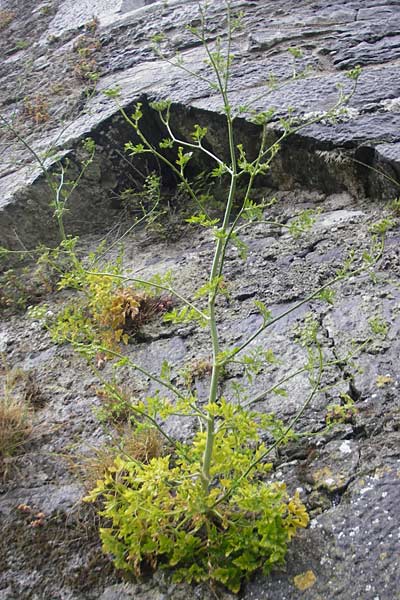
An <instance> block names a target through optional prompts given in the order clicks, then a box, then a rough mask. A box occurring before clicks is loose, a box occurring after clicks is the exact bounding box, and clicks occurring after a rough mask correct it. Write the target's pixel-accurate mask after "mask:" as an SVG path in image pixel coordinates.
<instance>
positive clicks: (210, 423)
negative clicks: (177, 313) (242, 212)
mask: <svg viewBox="0 0 400 600" xmlns="http://www.w3.org/2000/svg"><path fill="white" fill-rule="evenodd" d="M223 98H224V105H225V111H226V118H227V124H228V139H229V153H230V158H231V182H230V187H229V194H228V199H227V203H226V207H225V214H224V220H223V222H222V226H221V228H220V233H221V235H220V236H218V239H217V243H216V247H215V252H214V258H213V262H212V267H211V272H210V279H209V283H210V292H209V295H208V313H209V319H210V321H209V322H210V335H211V343H212V353H213V357H212V373H211V383H210V391H209V397H208V401H209V403H210V404H211V403H215V402H217V399H218V384H219V379H220V375H221V368H222V367H221V364H220V361H219V352H220V347H219V336H218V328H217V320H216V314H215V302H216V298H217V294H218V284H217V285H216V283H215V282H216V277H218V276H219V275H220V274H221V273H222V269H223V262H224V252H223V250H224V247H225V235H227V230H228V226H229V220H230V216H231V212H232V206H233V202H234V199H235V195H236V181H237V164H236V154H235V143H234V133H233V120H232V116H231V111H230V107H229V104H228V98H227V96H226V93H225V92H223ZM214 441H215V417H214V416H213V415H211V414H210V413H209V414H208V417H207V438H206V447H205V450H204V454H203V462H202V470H201V478H202V482H203V489H204V492H205V493H206V494H208V491H209V487H210V481H211V474H210V468H211V463H212V456H213V449H214Z"/></svg>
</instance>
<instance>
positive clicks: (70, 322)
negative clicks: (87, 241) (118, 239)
mask: <svg viewBox="0 0 400 600" xmlns="http://www.w3.org/2000/svg"><path fill="white" fill-rule="evenodd" d="M120 269H121V265H120V264H119V263H118V262H117V263H116V264H114V265H112V266H110V267H109V269H108V271H107V269H106V272H104V273H90V272H88V271H86V270H85V268H84V266H83V265H82V263H77V264H76V265H75V269H74V270H72V271H70V272H68V273H65V274H64V275H63V276H62V277H61V278H60V281H59V283H58V288H59V289H64V288H69V289H75V290H77V291H78V292H79V294H80V297H78V298H74V299H73V301H72V302H69V303H67V305H66V306H65V307H64V308H63V309H62V310H61V311H60V312H59V313H58V315H57V316H56V318H55V320H53V322H52V323H51V326H50V331H51V335H52V338H53V340H54V341H56V342H61V343H62V342H65V341H69V342H74V343H93V342H94V341H96V342H97V343H101V344H103V345H104V346H105V347H106V348H109V349H110V348H114V349H115V348H116V347H117V346H118V343H119V342H123V343H124V344H127V343H128V341H129V339H130V338H131V337H134V336H135V335H137V334H138V333H139V332H140V330H141V328H142V327H143V325H145V324H146V323H148V322H150V321H151V320H152V319H154V318H155V317H157V316H158V315H159V316H160V315H163V314H164V313H166V312H168V311H169V310H170V309H171V308H172V306H173V304H174V301H173V299H172V297H171V296H170V295H168V294H164V295H156V294H154V293H152V292H150V291H144V290H138V289H135V288H133V287H129V286H121V285H120V284H119V281H118V277H119V278H122V279H123V277H122V276H121V275H119V273H120ZM43 310H44V309H43V308H42V309H39V312H43ZM39 312H38V311H34V313H32V311H31V315H32V316H36V317H40V316H43V315H40V314H39Z"/></svg>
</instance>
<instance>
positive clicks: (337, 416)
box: [325, 394, 358, 426]
mask: <svg viewBox="0 0 400 600" xmlns="http://www.w3.org/2000/svg"><path fill="white" fill-rule="evenodd" d="M357 413H358V409H357V407H356V405H355V403H354V400H353V398H351V397H350V396H349V395H348V394H340V402H339V403H338V404H329V405H328V406H327V407H326V417H325V422H326V424H327V425H328V426H332V425H336V424H338V423H353V422H354V418H355V417H356V415H357Z"/></svg>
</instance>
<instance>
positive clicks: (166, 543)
mask: <svg viewBox="0 0 400 600" xmlns="http://www.w3.org/2000/svg"><path fill="white" fill-rule="evenodd" d="M153 406H154V405H153ZM206 410H207V412H208V413H209V414H212V415H213V416H214V417H215V418H217V419H218V422H219V424H220V426H219V428H218V429H217V432H216V438H215V461H214V462H213V466H212V478H213V479H212V481H213V483H212V487H211V490H210V491H209V492H208V493H206V492H205V490H204V487H203V485H202V482H201V478H200V476H199V466H200V462H201V457H202V454H203V452H204V448H205V444H206V434H205V432H203V431H201V430H200V431H199V432H198V433H197V434H196V435H195V438H194V440H193V443H192V444H191V445H190V446H189V445H188V446H182V447H180V448H178V450H177V451H176V452H175V453H174V454H169V455H167V456H162V457H156V458H153V459H152V460H150V462H147V463H145V462H141V461H138V460H136V459H131V458H130V457H129V456H123V457H118V458H117V459H116V460H115V462H114V464H113V465H112V466H111V467H109V468H108V469H107V471H106V473H105V476H104V478H103V479H102V480H101V481H98V483H97V486H96V488H95V489H94V490H93V491H92V492H91V493H90V494H89V496H88V497H87V498H86V500H88V501H95V500H98V499H100V500H101V503H102V507H103V508H102V510H101V514H102V516H104V517H105V519H106V522H107V523H108V525H107V526H105V527H102V528H101V530H100V535H101V539H102V542H103V548H104V551H105V552H107V553H111V554H112V555H113V557H114V562H115V565H116V566H117V568H120V569H123V570H127V571H129V572H132V573H133V574H135V575H136V576H140V575H141V574H142V573H143V572H144V571H145V570H146V569H148V568H151V569H156V568H158V567H161V568H163V569H172V570H173V579H174V580H175V581H187V582H201V581H209V580H211V581H214V582H219V583H222V584H223V585H225V586H226V587H227V588H228V589H230V590H232V591H233V592H237V591H239V589H240V586H241V583H242V582H243V581H244V580H246V579H248V578H249V576H250V575H251V574H252V573H254V571H256V570H258V569H262V570H263V571H264V572H265V573H268V572H269V571H270V570H271V568H272V567H274V566H275V565H278V564H282V563H283V562H284V557H285V554H286V550H287V545H288V543H289V541H290V540H291V538H292V537H293V535H294V534H295V533H296V531H297V530H298V529H299V528H302V527H306V526H307V524H308V515H307V513H306V510H305V507H304V505H303V504H302V502H301V501H300V499H299V496H298V494H297V493H296V494H295V495H294V496H293V497H290V496H289V495H288V493H287V490H286V487H285V485H284V484H283V483H271V482H268V481H267V480H266V477H267V474H268V472H269V471H270V469H271V465H270V464H269V463H265V462H260V463H259V464H258V466H257V468H256V469H254V470H253V471H252V472H251V474H250V475H248V476H247V477H246V479H245V480H242V481H241V482H240V485H238V482H239V480H240V478H241V476H242V474H243V473H244V472H245V471H246V470H247V469H248V468H249V467H250V466H251V465H252V464H253V462H254V461H255V460H257V459H259V458H260V457H261V456H262V454H263V453H264V452H265V445H264V444H263V442H262V441H261V439H260V435H259V433H258V429H259V424H257V421H256V420H255V418H254V417H255V415H254V413H250V412H247V411H243V410H240V409H238V408H237V407H234V406H233V405H231V404H229V403H227V402H225V401H222V402H220V403H214V404H213V405H210V406H207V407H206ZM263 425H265V423H263Z"/></svg>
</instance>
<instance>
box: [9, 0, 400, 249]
mask: <svg viewBox="0 0 400 600" xmlns="http://www.w3.org/2000/svg"><path fill="white" fill-rule="evenodd" d="M145 4H152V3H151V2H144V1H139V0H137V1H124V2H121V1H118V2H115V3H112V5H110V3H107V2H102V1H100V0H90V1H89V0H88V1H86V2H83V3H79V9H77V8H76V3H71V2H53V3H52V4H51V6H50V5H46V4H43V5H39V6H37V3H35V2H32V1H28V2H25V3H24V7H23V10H21V8H20V6H19V4H18V2H17V1H16V0H2V4H1V9H2V10H7V11H11V13H14V14H15V16H14V18H13V19H12V20H11V22H10V24H9V25H8V26H7V27H6V28H5V29H4V31H3V32H2V36H1V40H0V46H1V50H2V52H3V56H4V57H5V59H4V60H3V63H2V65H1V70H0V81H1V91H0V107H1V112H2V114H3V115H4V116H5V117H6V118H7V119H9V120H12V121H13V122H14V125H15V127H16V129H17V131H19V132H20V133H21V134H22V135H23V137H24V138H25V139H26V140H28V142H29V143H30V144H31V145H32V146H33V147H34V148H36V149H37V150H38V151H39V152H43V151H44V150H49V149H50V148H51V149H53V150H54V148H57V149H68V150H71V149H72V150H74V149H76V146H77V144H78V142H79V140H81V139H82V138H84V137H85V136H87V135H89V134H90V135H94V137H95V139H96V142H97V143H98V145H99V147H100V148H101V149H102V150H101V151H100V153H101V152H103V154H105V155H107V156H109V155H110V152H111V154H112V153H113V151H115V150H120V148H121V135H118V134H117V133H116V132H115V131H113V128H112V127H111V126H110V118H111V117H112V116H113V115H115V114H116V113H117V109H116V107H115V103H114V102H113V100H111V99H107V98H105V97H104V96H103V95H102V93H101V92H102V91H103V90H105V89H107V88H109V87H115V86H116V85H120V86H121V87H122V98H121V102H122V104H123V105H126V106H129V105H132V103H133V102H135V101H137V100H138V99H142V100H143V98H144V97H147V98H154V97H158V98H159V97H163V98H170V99H172V100H173V101H174V102H176V104H177V108H176V110H177V112H178V114H179V121H180V123H181V124H182V125H183V126H184V127H186V128H188V127H190V126H191V125H192V124H193V122H196V121H197V120H203V121H204V120H206V121H208V120H209V119H210V118H211V119H212V120H213V122H214V123H215V127H216V131H215V134H216V136H217V137H218V129H220V128H221V127H222V121H221V120H220V119H216V118H215V117H214V116H212V115H210V113H209V111H212V112H215V111H217V112H218V111H219V110H220V105H221V102H220V99H219V98H218V97H216V96H215V95H214V93H213V92H212V91H211V93H210V88H209V86H208V84H207V83H204V81H201V80H196V81H193V80H192V79H191V78H190V76H187V74H185V73H183V72H182V71H180V70H178V69H175V68H172V67H171V65H169V64H167V63H165V62H160V60H159V59H156V58H155V56H154V53H153V52H152V37H153V36H154V35H156V34H160V33H161V32H164V33H165V34H166V41H165V42H163V43H162V50H163V52H165V53H166V55H167V56H168V57H173V55H174V54H175V53H176V52H177V51H179V52H180V54H181V56H182V58H183V59H184V61H185V63H186V64H187V65H188V66H189V67H190V69H192V70H194V71H198V72H200V73H201V74H202V75H206V74H207V67H206V66H205V64H204V52H203V49H202V48H201V46H200V45H199V43H197V42H196V41H193V39H192V38H191V36H190V33H189V32H187V31H186V30H185V27H186V25H188V24H191V23H196V22H197V21H196V20H198V7H197V4H196V2H186V1H185V2H182V1H179V0H174V1H173V2H168V3H166V2H156V3H154V4H152V5H151V6H143V5H145ZM140 7H142V8H140ZM233 7H234V10H242V11H243V12H244V18H243V23H244V28H243V31H241V32H240V33H239V34H238V35H237V38H235V43H234V45H233V52H234V53H235V55H236V61H235V63H234V65H233V68H232V95H231V100H232V104H233V105H243V104H251V106H252V108H254V109H257V110H265V109H266V108H270V107H274V108H275V109H276V111H277V118H278V117H279V116H280V115H284V114H285V113H286V111H287V109H288V107H294V110H295V111H296V112H297V113H299V114H300V115H305V114H309V113H315V112H316V113H318V112H321V111H325V110H327V109H329V107H331V106H332V105H333V104H334V103H335V102H336V100H337V97H338V90H337V86H338V85H342V86H344V89H345V90H349V89H350V82H349V81H348V79H347V78H346V77H345V73H344V71H345V70H346V69H349V68H352V67H354V66H355V65H361V66H362V67H363V69H364V71H363V73H362V76H361V78H360V82H359V86H358V88H357V91H356V93H355V95H354V97H353V98H352V99H351V101H350V105H349V111H348V112H347V114H346V115H344V116H343V119H342V121H343V122H338V123H337V124H336V125H324V124H317V125H313V126H310V127H308V128H306V129H304V130H302V131H300V132H299V133H298V135H297V136H296V139H293V140H291V142H290V143H288V144H286V145H285V146H284V148H283V151H282V154H281V157H280V159H279V161H277V165H276V168H275V170H273V173H272V182H273V183H274V185H276V186H278V187H281V186H283V187H287V186H288V184H289V185H292V184H293V183H296V182H297V183H300V184H302V185H303V186H306V187H307V186H308V187H310V186H311V187H317V188H319V189H322V190H323V191H325V192H333V191H334V190H337V189H348V190H350V191H352V192H354V190H357V191H359V188H361V189H362V190H363V191H364V192H366V193H367V194H368V193H373V194H375V195H376V194H378V195H380V196H384V197H386V196H387V195H388V194H389V193H393V184H391V183H390V181H389V179H388V178H384V177H382V176H380V175H379V173H377V172H376V171H373V170H368V169H366V168H365V167H363V165H362V164H360V163H366V164H367V165H372V166H374V167H377V168H378V169H380V168H382V169H384V170H385V172H386V174H387V175H389V176H392V177H394V178H396V176H398V175H399V160H400V154H399V143H398V142H399V130H400V128H399V125H400V123H399V118H400V117H399V114H400V112H399V111H400V108H399V106H400V105H399V100H398V99H399V97H400V67H399V58H400V42H399V39H400V38H399V36H398V32H397V30H398V23H399V20H400V7H399V5H398V3H397V2H391V1H390V0H382V1H381V2H379V3H376V2H371V3H369V2H366V1H365V0H359V1H357V0H348V1H346V0H342V1H340V2H339V1H337V2H333V3H331V4H330V5H329V6H326V3H324V2H305V1H301V2H297V1H296V2H295V1H291V2H286V3H285V5H284V7H281V6H278V5H277V4H276V2H272V1H267V2H258V1H252V2H248V1H243V0H242V1H238V0H237V1H235V2H234V3H233ZM209 15H210V35H209V39H210V41H212V40H213V39H215V38H216V37H217V36H218V35H220V34H221V33H222V32H223V28H224V26H225V19H224V4H223V3H222V2H213V3H212V5H211V6H210V7H209ZM93 16H97V20H93V19H92V17H93ZM27 45H28V46H29V47H28V48H27V49H25V48H24V46H27ZM293 46H296V47H298V48H299V49H300V50H301V51H302V57H301V58H297V59H294V58H293V57H292V56H291V55H290V54H289V53H288V48H290V47H293ZM82 48H83V49H84V50H83V53H82ZM307 69H312V71H311V72H310V74H309V76H308V77H305V78H296V79H295V80H294V79H293V72H295V73H297V75H298V74H299V73H302V72H304V73H306V72H307ZM86 72H89V73H92V74H95V78H96V79H97V78H98V81H97V83H96V84H95V85H94V83H93V79H92V80H91V79H90V77H88V76H86V75H85V73H86ZM273 77H276V78H277V80H278V81H279V82H280V83H279V85H278V88H277V89H274V87H272V89H271V87H269V86H268V82H271V78H273ZM189 108H190V110H188V109H189ZM199 111H200V112H199ZM204 111H206V112H204ZM182 112H183V117H182ZM238 126H239V125H238ZM240 127H241V128H242V129H243V130H244V132H247V133H246V135H244V136H243V137H244V138H245V139H244V141H245V140H246V137H247V141H248V143H250V144H251V143H252V138H253V136H254V135H255V134H254V128H250V129H249V127H248V126H246V123H245V122H242V123H241V125H240ZM1 131H2V141H1V144H2V148H3V150H2V165H1V171H0V177H1V175H2V177H1V178H0V210H1V211H2V218H1V225H0V227H1V229H0V237H1V239H2V241H4V245H12V246H17V245H18V236H20V234H25V233H26V231H24V226H23V221H24V218H23V214H24V213H25V212H26V213H27V214H28V215H29V222H30V223H33V222H35V226H34V227H32V228H31V229H32V233H31V236H30V238H29V240H27V241H29V243H30V242H32V243H34V242H35V238H36V240H37V239H38V238H39V237H40V238H41V239H43V238H44V237H46V236H47V238H51V236H52V235H53V237H54V235H55V232H54V231H53V232H52V220H51V212H50V211H49V210H48V209H47V210H46V206H47V204H48V200H49V198H48V196H47V194H46V192H45V191H44V190H43V188H42V184H41V177H40V176H39V174H38V172H37V169H36V168H35V165H34V164H32V165H31V167H30V170H29V171H28V173H29V174H28V173H27V171H26V167H25V166H24V163H26V162H30V163H32V160H31V159H32V157H31V155H30V154H29V152H28V153H27V150H26V148H24V147H23V146H21V144H13V143H12V142H11V140H12V135H11V134H10V133H9V132H7V130H6V129H4V127H2V130H0V133H1ZM104 133H107V136H106V139H107V142H106V139H105V138H104V137H103V138H102V137H101V134H104ZM119 133H121V132H119ZM130 135H131V134H130V132H126V131H125V132H124V134H123V136H122V137H123V138H126V137H128V138H129V136H130ZM10 137H11V140H10ZM210 143H211V144H212V143H213V140H210ZM317 151H320V152H322V155H320V154H318V152H317ZM103 158H105V157H104V156H103ZM352 159H356V161H358V162H354V161H353V160H352ZM99 169H100V170H99V172H98V173H97V174H96V176H95V177H94V178H93V179H91V180H89V181H87V182H84V187H82V188H81V190H80V192H79V199H74V200H73V201H72V203H71V206H70V211H69V216H70V221H71V222H70V226H71V227H75V230H76V231H78V230H79V227H78V226H77V225H76V221H77V220H78V221H79V220H80V217H81V211H82V210H86V204H88V205H89V212H90V206H91V205H92V203H93V200H92V198H91V197H90V190H91V189H94V190H95V193H96V196H97V203H98V210H99V212H100V214H102V210H103V208H108V207H109V202H110V195H111V194H112V192H113V191H115V190H116V189H118V185H117V183H116V181H115V180H116V179H118V178H119V177H120V176H121V165H118V164H117V163H116V161H113V164H112V165H111V166H110V165H106V166H105V163H104V160H102V166H100V167H99ZM106 175H111V177H109V178H107V177H106ZM104 179H107V181H104ZM26 186H28V189H26ZM36 187H38V189H39V192H38V193H36V192H35V191H34V190H35V188H36ZM38 196H39V198H38ZM82 199H83V200H82ZM35 208H37V213H36V220H35ZM89 220H90V219H89ZM94 226H95V225H94ZM24 239H25V238H24Z"/></svg>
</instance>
